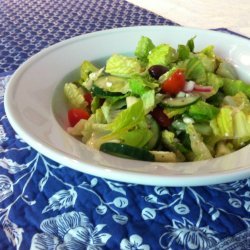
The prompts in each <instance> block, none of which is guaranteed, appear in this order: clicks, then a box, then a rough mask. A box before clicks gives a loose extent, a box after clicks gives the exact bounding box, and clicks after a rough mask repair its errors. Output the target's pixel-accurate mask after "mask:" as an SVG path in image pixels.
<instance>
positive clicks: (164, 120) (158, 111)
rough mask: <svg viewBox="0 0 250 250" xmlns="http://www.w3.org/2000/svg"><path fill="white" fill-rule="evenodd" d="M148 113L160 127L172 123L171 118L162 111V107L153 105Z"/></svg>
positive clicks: (166, 126)
mask: <svg viewBox="0 0 250 250" xmlns="http://www.w3.org/2000/svg"><path fill="white" fill-rule="evenodd" d="M150 114H151V115H152V117H153V118H154V119H155V120H156V122H157V123H158V124H159V126H160V127H162V128H168V127H169V126H170V125H171V123H172V120H171V119H170V118H168V117H167V115H166V114H165V113H164V112H163V108H161V107H158V106H157V107H155V108H154V110H153V111H152V112H151V113H150Z"/></svg>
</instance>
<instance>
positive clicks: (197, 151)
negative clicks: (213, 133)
mask: <svg viewBox="0 0 250 250" xmlns="http://www.w3.org/2000/svg"><path fill="white" fill-rule="evenodd" d="M187 133H188V135H189V138H190V143H191V148H192V151H193V153H194V160H195V161H200V160H208V159H211V158H213V157H212V155H211V153H210V151H209V149H208V147H207V146H206V144H205V143H204V142H203V139H202V137H201V135H200V134H199V133H198V132H197V131H196V130H195V128H194V126H193V124H191V123H189V124H187Z"/></svg>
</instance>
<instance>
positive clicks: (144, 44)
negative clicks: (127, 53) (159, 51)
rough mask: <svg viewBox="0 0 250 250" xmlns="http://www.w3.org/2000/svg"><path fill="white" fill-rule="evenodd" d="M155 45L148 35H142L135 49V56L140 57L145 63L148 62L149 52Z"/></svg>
mask: <svg viewBox="0 0 250 250" xmlns="http://www.w3.org/2000/svg"><path fill="white" fill-rule="evenodd" d="M154 47H155V45H154V44H153V42H152V40H151V39H150V38H148V37H145V36H142V37H141V39H140V40H139V42H138V44H137V46H136V49H135V56H137V58H139V60H141V61H142V62H143V63H145V64H146V63H147V62H148V55H149V52H150V51H151V50H152V49H153V48H154Z"/></svg>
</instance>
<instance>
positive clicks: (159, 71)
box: [148, 65, 168, 80]
mask: <svg viewBox="0 0 250 250" xmlns="http://www.w3.org/2000/svg"><path fill="white" fill-rule="evenodd" d="M167 71H168V68H167V67H166V66H163V65H153V66H151V67H150V68H149V69H148V72H149V74H150V75H151V76H152V77H153V78H155V79H156V80H158V79H159V78H160V76H161V75H163V74H164V73H166V72H167Z"/></svg>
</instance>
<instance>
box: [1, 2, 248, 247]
mask: <svg viewBox="0 0 250 250" xmlns="http://www.w3.org/2000/svg"><path fill="white" fill-rule="evenodd" d="M129 2H132V1H129ZM129 2H128V1H118V0H114V1H111V0H99V1H92V0H85V1H77V0H65V1H59V0H58V1H56V0H37V1H31V0H19V1H18V0H17V1H8V0H2V1H0V249H91V250H94V249H98V250H99V249H127V250H128V249H145V250H147V249H220V250H221V249H250V179H244V180H239V181H234V182H231V183H226V184H219V185H213V186H200V187H157V186H143V185H136V184H129V183H121V182H115V181H110V180H108V179H103V178H98V177H95V176H91V175H87V174H83V173H80V172H77V171H74V170H72V169H70V168H69V167H68V166H63V165H59V164H58V163H56V162H54V161H53V160H51V159H48V158H47V157H46V156H44V155H41V154H40V153H39V152H37V151H36V150H35V149H33V148H31V147H30V146H29V145H28V144H27V143H26V142H25V141H23V140H22V138H20V137H19V136H18V135H17V134H16V133H15V131H14V130H13V129H12V127H11V126H10V124H9V122H8V118H7V117H6V115H5V110H4V91H5V87H6V85H7V84H8V80H9V78H10V75H11V74H13V72H14V71H15V70H16V69H17V67H18V66H19V65H20V64H21V63H22V62H24V61H25V60H27V59H28V58H29V57H31V56H32V55H34V54H35V53H37V52H38V51H40V50H41V49H43V48H45V47H48V46H50V45H52V44H54V43H56V42H59V41H62V40H65V39H67V38H70V37H73V36H76V35H80V34H85V33H89V32H93V31H98V30H103V29H111V28H114V27H124V26H135V25H185V22H182V20H185V18H188V13H189V10H190V9H189V8H188V6H187V4H186V5H183V6H182V7H180V8H178V6H177V7H176V6H175V10H176V11H180V12H182V14H183V15H184V16H183V19H182V20H180V21H178V20H179V19H177V18H174V16H173V15H171V14H170V13H169V12H168V11H166V10H167V9H168V6H170V4H173V1H166V2H165V5H164V2H163V1H159V4H161V5H159V6H161V7H162V8H161V9H162V11H163V10H164V9H165V12H164V15H162V14H161V13H159V8H158V9H157V11H155V9H154V8H152V6H151V7H150V6H148V5H147V3H149V1H145V5H144V6H141V7H145V8H146V9H144V8H141V7H138V6H136V5H134V4H132V3H129ZM133 2H134V3H135V4H139V1H133ZM156 2H157V1H156ZM176 2H178V3H180V2H181V1H176ZM195 2H197V3H198V2H199V7H200V9H201V8H202V4H201V2H202V1H198V0H196V1H195ZM222 2H223V1H222ZM243 2H244V4H245V3H246V4H247V1H242V3H243ZM192 3H193V2H192ZM204 6H205V7H206V6H207V4H206V5H204ZM247 6H249V5H247ZM164 7H165V8H164ZM184 7H187V12H186V10H184V9H185V8H184ZM238 7H239V6H238ZM239 8H240V7H239ZM150 10H152V11H153V12H151V11H150ZM156 13H157V14H160V15H157V14H156ZM168 14H169V15H168ZM243 19H244V20H245V21H247V22H248V23H247V24H246V26H244V25H245V23H242V26H241V27H242V28H243V29H242V30H240V29H232V30H233V31H234V32H239V33H240V34H241V35H245V36H249V33H244V31H243V30H244V27H247V25H249V21H248V20H246V19H245V18H243ZM217 23H218V25H216V24H217ZM210 24H211V26H208V27H204V26H203V25H202V24H201V26H200V27H201V28H213V29H217V30H218V32H220V31H223V32H230V31H229V28H230V27H234V28H235V27H236V25H232V26H230V25H228V26H227V25H226V23H225V22H224V24H225V26H223V25H222V24H223V23H220V22H219V19H215V20H213V25H212V23H210ZM189 26H192V25H191V24H190V25H189Z"/></svg>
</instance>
